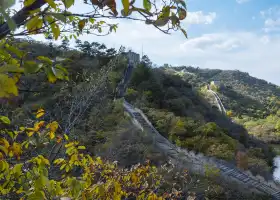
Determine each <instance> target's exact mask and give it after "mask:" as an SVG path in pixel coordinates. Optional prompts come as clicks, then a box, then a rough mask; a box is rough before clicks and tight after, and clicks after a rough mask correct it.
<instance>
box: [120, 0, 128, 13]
mask: <svg viewBox="0 0 280 200" xmlns="http://www.w3.org/2000/svg"><path fill="white" fill-rule="evenodd" d="M122 4H123V12H124V14H125V16H127V15H128V13H129V0H122Z"/></svg>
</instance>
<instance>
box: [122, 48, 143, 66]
mask: <svg viewBox="0 0 280 200" xmlns="http://www.w3.org/2000/svg"><path fill="white" fill-rule="evenodd" d="M125 56H126V57H127V59H128V61H129V63H130V64H133V65H137V64H139V63H140V55H139V54H138V53H135V52H133V51H131V50H129V51H128V52H126V53H125Z"/></svg>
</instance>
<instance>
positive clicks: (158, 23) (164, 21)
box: [154, 17, 169, 27]
mask: <svg viewBox="0 0 280 200" xmlns="http://www.w3.org/2000/svg"><path fill="white" fill-rule="evenodd" d="M168 21H169V18H168V17H166V18H160V19H157V20H156V21H155V22H154V25H155V26H159V27H160V26H165V25H166V24H167V23H168Z"/></svg>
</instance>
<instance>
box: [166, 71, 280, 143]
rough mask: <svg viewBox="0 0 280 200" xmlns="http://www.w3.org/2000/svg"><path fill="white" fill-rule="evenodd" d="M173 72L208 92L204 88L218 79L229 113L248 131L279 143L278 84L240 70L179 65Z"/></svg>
mask: <svg viewBox="0 0 280 200" xmlns="http://www.w3.org/2000/svg"><path fill="white" fill-rule="evenodd" d="M174 70H175V71H174ZM170 73H173V74H174V73H175V74H176V73H177V74H179V75H180V76H181V77H183V79H184V80H186V81H188V82H189V83H190V84H192V86H193V87H194V88H196V89H197V90H200V91H202V92H204V95H205V96H207V95H209V93H208V94H207V92H206V90H205V89H206V85H207V84H210V83H211V81H216V82H218V85H217V87H215V88H214V89H215V91H216V92H217V93H218V94H219V97H220V99H221V101H222V102H223V105H224V107H225V108H226V110H227V111H228V114H229V116H230V117H231V118H232V119H233V120H234V121H235V122H236V123H239V124H241V125H242V126H244V127H245V128H246V129H247V131H248V132H249V134H251V135H253V136H255V137H258V138H259V139H261V140H263V141H265V142H267V141H269V142H272V143H278V141H279V127H278V126H279V123H280V119H279V108H280V87H279V86H277V85H274V84H272V83H268V82H267V81H265V80H261V79H258V78H254V77H251V76H250V75H249V74H248V73H245V72H240V71H237V70H214V69H200V68H193V67H176V68H172V70H171V72H170ZM205 92H206V93H205ZM210 96H211V95H210Z"/></svg>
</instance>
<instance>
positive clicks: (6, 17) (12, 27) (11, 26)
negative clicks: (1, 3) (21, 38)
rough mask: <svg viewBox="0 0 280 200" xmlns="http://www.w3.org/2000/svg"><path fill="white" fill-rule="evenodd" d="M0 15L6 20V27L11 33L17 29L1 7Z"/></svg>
mask: <svg viewBox="0 0 280 200" xmlns="http://www.w3.org/2000/svg"><path fill="white" fill-rule="evenodd" d="M0 13H1V14H2V15H3V16H4V18H5V19H6V21H7V23H8V26H9V29H10V30H11V31H14V30H15V29H16V28H17V25H16V23H15V21H14V20H13V19H12V18H10V16H9V15H8V14H7V13H6V12H5V10H4V8H3V7H0Z"/></svg>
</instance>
